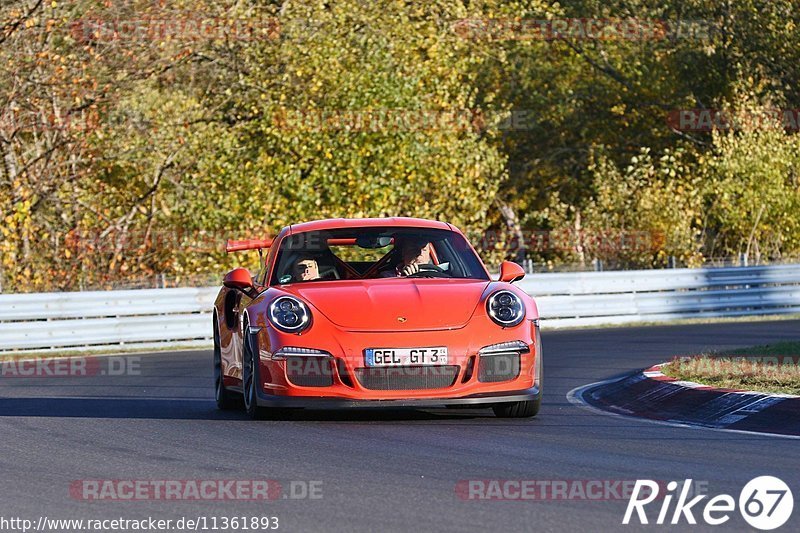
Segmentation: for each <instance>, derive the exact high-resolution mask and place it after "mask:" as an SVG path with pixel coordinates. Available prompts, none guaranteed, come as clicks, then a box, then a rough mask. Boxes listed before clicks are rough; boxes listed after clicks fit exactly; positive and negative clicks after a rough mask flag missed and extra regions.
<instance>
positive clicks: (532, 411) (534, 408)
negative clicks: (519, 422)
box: [492, 329, 543, 418]
mask: <svg viewBox="0 0 800 533" xmlns="http://www.w3.org/2000/svg"><path fill="white" fill-rule="evenodd" d="M536 336H537V338H538V337H539V331H538V329H537V331H536ZM536 353H537V357H536V364H537V369H536V374H537V375H538V381H539V394H537V395H536V398H534V399H533V400H527V401H523V402H508V403H498V404H495V405H493V406H492V410H493V411H494V415H495V416H496V417H497V418H531V417H534V416H536V415H537V414H538V413H539V407H540V406H541V405H542V381H543V378H542V349H541V344H539V345H538V349H537V351H536Z"/></svg>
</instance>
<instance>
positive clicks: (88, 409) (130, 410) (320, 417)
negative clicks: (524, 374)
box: [0, 396, 494, 422]
mask: <svg viewBox="0 0 800 533" xmlns="http://www.w3.org/2000/svg"><path fill="white" fill-rule="evenodd" d="M433 411H436V412H433ZM6 416H12V417H55V418H122V419H124V418H130V419H153V420H231V421H237V420H238V421H248V420H249V419H248V418H247V416H246V415H245V413H244V412H242V411H220V410H218V409H217V408H216V406H215V405H214V401H213V400H207V401H206V400H199V399H191V400H189V399H180V398H164V399H160V398H146V399H145V398H119V397H114V398H104V397H102V396H97V397H88V398H87V397H81V398H71V397H61V398H56V397H49V398H37V397H33V398H31V397H28V398H0V417H6ZM474 418H494V415H493V414H492V411H491V410H489V409H485V410H481V409H475V410H448V411H444V410H437V409H431V410H430V411H429V410H421V409H414V408H388V407H376V408H370V409H342V410H312V409H298V410H292V411H286V412H277V413H275V415H274V416H271V417H269V420H273V421H286V422H292V421H319V422H393V421H426V420H430V421H435V420H442V421H444V420H468V419H474Z"/></svg>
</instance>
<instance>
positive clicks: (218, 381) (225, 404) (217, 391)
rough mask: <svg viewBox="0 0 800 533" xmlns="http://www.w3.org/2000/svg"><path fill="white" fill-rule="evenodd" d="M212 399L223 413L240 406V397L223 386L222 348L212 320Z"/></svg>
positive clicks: (217, 329)
mask: <svg viewBox="0 0 800 533" xmlns="http://www.w3.org/2000/svg"><path fill="white" fill-rule="evenodd" d="M214 399H215V400H216V402H217V408H218V409H221V410H223V411H228V410H231V409H238V408H240V407H241V404H242V397H241V396H239V395H238V394H236V393H235V392H232V391H230V390H228V388H227V387H226V386H225V381H224V377H223V374H222V348H221V347H220V342H219V327H218V326H217V321H216V319H215V320H214Z"/></svg>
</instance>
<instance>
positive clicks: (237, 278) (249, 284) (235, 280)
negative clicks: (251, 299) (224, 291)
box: [222, 267, 253, 292]
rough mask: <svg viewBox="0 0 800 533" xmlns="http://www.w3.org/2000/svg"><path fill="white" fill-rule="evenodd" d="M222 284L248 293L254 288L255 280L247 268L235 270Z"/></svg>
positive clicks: (229, 273) (226, 275) (226, 276)
mask: <svg viewBox="0 0 800 533" xmlns="http://www.w3.org/2000/svg"><path fill="white" fill-rule="evenodd" d="M222 284H223V285H225V286H226V287H228V288H229V289H237V290H240V291H243V292H248V291H249V290H250V289H252V288H253V278H252V276H250V271H249V270H247V269H246V268H242V267H239V268H234V269H233V270H231V271H230V272H228V273H227V274H225V279H224V280H223V281H222Z"/></svg>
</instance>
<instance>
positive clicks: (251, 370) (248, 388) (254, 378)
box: [242, 322, 266, 420]
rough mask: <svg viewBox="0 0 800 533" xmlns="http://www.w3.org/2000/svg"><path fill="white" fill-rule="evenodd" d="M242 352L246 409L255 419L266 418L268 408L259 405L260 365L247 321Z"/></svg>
mask: <svg viewBox="0 0 800 533" xmlns="http://www.w3.org/2000/svg"><path fill="white" fill-rule="evenodd" d="M243 330H244V340H243V344H244V346H243V353H242V363H243V364H242V390H243V391H244V410H245V412H247V416H249V417H250V418H251V419H253V420H263V419H264V418H266V410H265V409H264V408H263V407H259V406H258V389H257V387H258V365H257V364H256V358H255V355H254V353H253V349H252V347H251V342H250V334H249V333H248V330H249V327H248V324H247V323H246V322H245V324H244V327H243Z"/></svg>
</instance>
